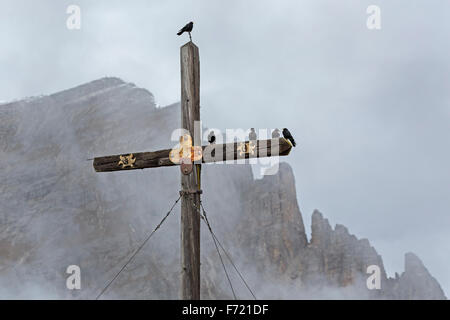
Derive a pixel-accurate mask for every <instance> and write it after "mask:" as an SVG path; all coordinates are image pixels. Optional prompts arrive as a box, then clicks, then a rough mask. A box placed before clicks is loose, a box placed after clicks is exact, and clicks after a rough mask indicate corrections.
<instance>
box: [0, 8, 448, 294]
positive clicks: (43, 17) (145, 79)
mask: <svg viewBox="0 0 450 320" xmlns="http://www.w3.org/2000/svg"><path fill="white" fill-rule="evenodd" d="M70 4H77V5H79V6H80V7H81V19H82V26H81V30H79V31H69V30H67V28H66V19H67V16H68V15H67V14H66V12H65V11H66V8H67V6H68V5H70ZM371 4H376V5H378V6H380V8H381V26H382V28H381V30H377V31H373V30H372V31H371V30H368V29H367V27H366V19H367V14H366V8H367V7H368V6H369V5H371ZM0 9H1V10H0V41H1V44H2V49H1V50H0V66H1V72H0V100H3V101H9V100H12V99H17V98H23V97H25V96H33V95H39V94H50V93H53V92H57V91H60V90H63V89H67V88H70V87H73V86H76V85H79V84H82V83H85V82H89V81H92V80H95V79H97V78H100V77H103V76H117V77H120V78H122V79H124V80H125V81H130V82H134V83H136V85H138V86H141V87H144V88H146V89H148V90H150V91H151V92H152V93H153V94H154V95H155V98H156V100H157V102H158V103H159V104H160V105H167V104H170V103H173V102H176V101H178V100H179V91H180V88H179V47H180V46H181V45H182V44H183V43H184V42H185V41H186V40H187V36H183V37H177V36H176V35H175V33H176V32H177V31H178V29H179V28H180V27H182V26H183V25H184V24H185V23H186V22H188V21H190V20H192V21H194V23H195V25H194V32H193V39H194V42H195V43H196V44H197V45H198V46H199V48H200V55H201V105H202V119H203V121H204V123H205V124H206V125H207V126H211V127H217V128H222V129H225V128H248V127H255V128H273V127H288V128H289V129H290V130H291V132H292V133H293V134H294V136H295V137H296V140H297V141H298V143H299V147H298V148H296V149H295V150H294V151H293V152H292V153H291V155H290V156H289V157H288V158H286V159H283V160H284V161H287V162H289V163H290V164H291V166H292V167H293V168H294V172H295V176H296V183H297V191H298V196H299V203H300V207H301V210H302V212H303V217H304V220H305V223H306V225H307V227H308V228H309V225H310V215H311V213H312V211H313V209H314V208H318V209H319V210H320V211H322V212H323V213H324V215H325V216H326V217H328V218H329V219H330V222H331V223H332V224H335V223H341V224H344V225H346V226H347V227H348V228H349V230H350V231H351V232H352V233H354V234H356V235H357V236H358V237H364V238H368V239H369V240H370V241H371V243H372V245H373V246H374V247H375V248H376V249H377V250H378V252H379V253H380V254H381V255H382V256H383V259H384V262H385V266H386V268H387V271H388V273H389V275H391V276H392V275H393V272H394V271H402V270H403V255H404V253H405V252H407V251H413V252H415V253H416V254H418V255H419V257H420V258H421V259H422V260H423V261H424V263H425V265H426V266H427V268H428V269H429V270H430V272H431V273H432V274H433V275H434V276H435V277H436V278H437V279H438V281H439V282H440V283H441V285H442V286H443V289H444V290H445V291H446V293H447V295H448V294H449V292H450V273H449V272H448V265H449V264H450V247H449V243H450V233H449V227H450V216H449V209H450V170H449V163H450V151H449V145H450V143H449V138H450V94H449V90H448V88H449V84H450V61H449V57H450V44H449V41H448V39H450V22H449V20H448V12H449V11H450V2H448V1H439V0H430V1H427V2H424V1H419V0H402V1H387V0H376V1H361V0H360V1H356V0H353V1H350V0H342V1H332V0H309V1H294V0H291V1H283V0H281V1H280V0H279V1H261V0H254V1H251V0H248V1H237V0H231V1H226V2H225V1H214V0H208V1H206V0H201V1H200V0H198V1H183V2H180V1H148V0H147V1H137V0H135V1H111V0H108V1H106V0H96V1H75V0H73V1H55V0H53V1H52V0H40V1H30V0H28V1H24V0H14V1H13V0H3V1H2V3H1V6H0Z"/></svg>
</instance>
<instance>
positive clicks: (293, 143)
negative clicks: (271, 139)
mask: <svg viewBox="0 0 450 320" xmlns="http://www.w3.org/2000/svg"><path fill="white" fill-rule="evenodd" d="M283 137H284V138H285V139H287V140H289V141H290V142H291V143H292V145H293V146H294V147H295V145H296V143H295V140H294V137H293V136H292V134H291V133H290V132H289V130H288V129H286V128H284V129H283Z"/></svg>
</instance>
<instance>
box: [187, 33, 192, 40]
mask: <svg viewBox="0 0 450 320" xmlns="http://www.w3.org/2000/svg"><path fill="white" fill-rule="evenodd" d="M188 33H189V40H191V42H192V37H191V33H190V32H188Z"/></svg>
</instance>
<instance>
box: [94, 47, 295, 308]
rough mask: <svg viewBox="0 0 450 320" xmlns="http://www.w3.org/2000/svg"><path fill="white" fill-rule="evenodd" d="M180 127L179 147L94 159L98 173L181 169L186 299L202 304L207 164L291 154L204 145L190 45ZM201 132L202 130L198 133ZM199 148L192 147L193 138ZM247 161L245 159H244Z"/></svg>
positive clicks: (275, 148)
mask: <svg viewBox="0 0 450 320" xmlns="http://www.w3.org/2000/svg"><path fill="white" fill-rule="evenodd" d="M180 55H181V56H180V62H181V125H182V128H183V129H185V130H186V131H185V132H186V133H185V134H184V135H183V136H182V137H180V144H179V148H174V149H165V150H159V151H154V152H140V153H129V154H122V155H114V156H106V157H97V158H94V169H95V171H97V172H108V171H120V170H135V169H145V168H157V167H164V166H174V165H180V167H181V191H180V195H181V196H182V197H181V198H182V199H181V299H185V300H199V299H200V211H199V208H200V194H201V192H202V191H201V189H200V186H201V184H200V170H201V164H202V163H212V162H222V161H225V160H239V159H248V158H260V157H271V156H285V155H288V154H289V152H290V150H291V148H292V145H291V144H290V142H289V141H287V140H286V139H284V138H276V139H269V140H254V141H243V142H234V143H225V144H209V145H206V146H201V130H194V126H195V125H197V126H198V127H199V121H200V61H199V52H198V47H197V46H196V45H195V44H194V43H193V42H192V41H190V42H188V43H186V44H185V45H183V46H182V47H181V49H180ZM198 127H197V128H198ZM191 137H194V142H196V143H198V145H195V143H194V145H192V138H191ZM244 161H245V160H244Z"/></svg>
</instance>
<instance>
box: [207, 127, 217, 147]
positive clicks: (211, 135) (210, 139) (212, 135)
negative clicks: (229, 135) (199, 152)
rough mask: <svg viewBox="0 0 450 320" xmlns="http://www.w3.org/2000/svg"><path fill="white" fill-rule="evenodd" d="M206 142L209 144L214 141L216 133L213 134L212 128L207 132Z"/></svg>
mask: <svg viewBox="0 0 450 320" xmlns="http://www.w3.org/2000/svg"><path fill="white" fill-rule="evenodd" d="M208 142H209V143H210V144H214V143H216V135H215V134H214V130H211V132H210V133H209V134H208Z"/></svg>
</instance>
